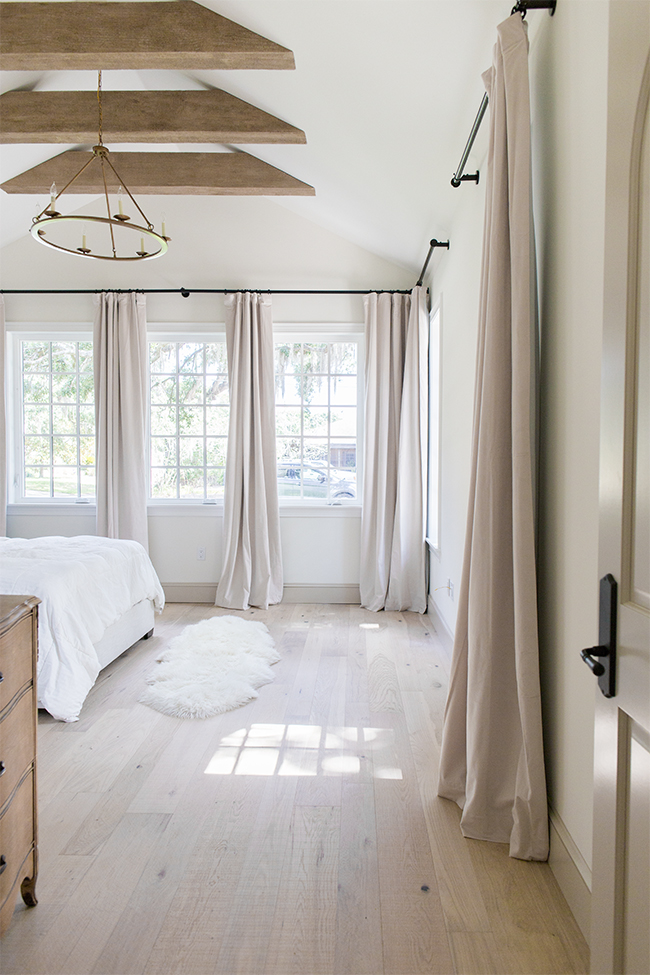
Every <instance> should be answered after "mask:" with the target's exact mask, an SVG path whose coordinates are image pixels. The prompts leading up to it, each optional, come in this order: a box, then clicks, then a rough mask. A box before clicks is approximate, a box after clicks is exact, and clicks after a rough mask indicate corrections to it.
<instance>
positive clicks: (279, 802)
mask: <svg viewBox="0 0 650 975" xmlns="http://www.w3.org/2000/svg"><path fill="white" fill-rule="evenodd" d="M295 792H296V780H295V779H293V778H267V779H265V789H264V793H263V796H262V800H261V802H260V805H259V807H258V815H257V818H256V821H255V825H254V827H253V830H252V834H251V837H250V845H249V848H248V851H247V854H246V858H245V860H244V863H243V865H242V870H241V874H240V876H239V881H238V883H237V885H236V887H235V888H234V890H233V893H232V898H231V905H230V913H229V917H228V924H227V926H226V929H225V932H224V937H223V941H222V945H221V950H220V951H219V955H218V957H217V961H216V965H215V967H214V968H213V969H212V971H213V972H214V973H215V975H216V973H218V975H226V973H228V975H234V973H242V975H245V973H247V972H258V971H259V972H264V971H265V961H266V953H267V948H268V944H269V937H270V933H271V928H272V925H273V919H274V916H275V909H276V905H277V902H278V893H279V890H280V877H281V873H282V865H283V863H284V861H285V858H286V857H287V856H288V855H289V850H290V848H291V821H292V816H293V806H294V800H295Z"/></svg>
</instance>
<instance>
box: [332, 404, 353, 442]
mask: <svg viewBox="0 0 650 975" xmlns="http://www.w3.org/2000/svg"><path fill="white" fill-rule="evenodd" d="M356 432H357V411H356V409H355V408H354V407H351V406H343V407H337V409H335V410H332V414H331V427H330V433H331V436H332V437H353V436H354V435H355V434H356Z"/></svg>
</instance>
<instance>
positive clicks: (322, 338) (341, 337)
mask: <svg viewBox="0 0 650 975" xmlns="http://www.w3.org/2000/svg"><path fill="white" fill-rule="evenodd" d="M284 341H286V342H327V343H328V344H331V343H333V342H355V343H356V346H357V454H356V456H357V470H356V474H357V496H356V498H337V499H336V501H327V500H325V499H324V498H283V497H280V498H279V505H280V511H281V512H282V511H287V510H288V509H291V508H296V509H302V510H305V509H308V510H315V509H320V510H321V511H322V510H323V509H336V508H344V507H345V508H361V498H362V491H363V434H364V388H365V385H364V377H365V329H364V326H363V324H362V323H358V324H353V323H332V324H327V323H322V322H314V323H309V324H305V323H304V322H301V323H298V322H296V323H277V324H274V326H273V345H274V348H275V344H276V343H280V342H284Z"/></svg>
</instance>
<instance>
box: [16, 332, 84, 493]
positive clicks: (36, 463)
mask: <svg viewBox="0 0 650 975" xmlns="http://www.w3.org/2000/svg"><path fill="white" fill-rule="evenodd" d="M17 348H18V359H19V365H18V368H17V370H16V371H17V373H18V378H19V382H20V406H19V418H18V419H19V423H18V431H17V433H18V436H17V440H18V443H17V445H16V447H17V451H18V452H19V456H20V464H19V465H17V466H18V471H17V473H18V477H17V479H16V480H17V482H18V485H17V487H18V491H17V493H18V495H19V496H20V497H21V498H23V499H28V498H39V499H47V498H58V499H67V500H73V499H77V498H79V499H84V498H85V499H91V498H94V496H95V406H94V379H93V346H92V342H91V341H54V340H52V341H49V340H45V341H43V340H30V339H21V340H19V341H18V342H17Z"/></svg>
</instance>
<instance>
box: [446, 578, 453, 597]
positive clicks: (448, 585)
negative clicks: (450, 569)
mask: <svg viewBox="0 0 650 975" xmlns="http://www.w3.org/2000/svg"><path fill="white" fill-rule="evenodd" d="M447 589H448V590H449V598H450V599H453V598H454V584H453V582H452V581H451V579H447Z"/></svg>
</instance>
